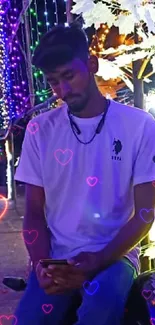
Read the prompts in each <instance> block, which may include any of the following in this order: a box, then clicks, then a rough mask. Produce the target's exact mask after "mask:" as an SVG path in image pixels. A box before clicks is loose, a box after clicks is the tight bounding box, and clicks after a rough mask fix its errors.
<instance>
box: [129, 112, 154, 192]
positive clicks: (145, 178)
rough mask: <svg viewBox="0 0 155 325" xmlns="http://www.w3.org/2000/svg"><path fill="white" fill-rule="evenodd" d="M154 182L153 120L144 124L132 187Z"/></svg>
mask: <svg viewBox="0 0 155 325" xmlns="http://www.w3.org/2000/svg"><path fill="white" fill-rule="evenodd" d="M154 180H155V119H154V118H153V117H152V116H151V115H150V116H148V120H147V122H146V123H145V127H144V132H143V136H142V140H141V144H140V147H139V150H138V154H137V158H136V161H135V164H134V169H133V185H134V186H135V185H137V184H141V183H147V182H152V181H154Z"/></svg>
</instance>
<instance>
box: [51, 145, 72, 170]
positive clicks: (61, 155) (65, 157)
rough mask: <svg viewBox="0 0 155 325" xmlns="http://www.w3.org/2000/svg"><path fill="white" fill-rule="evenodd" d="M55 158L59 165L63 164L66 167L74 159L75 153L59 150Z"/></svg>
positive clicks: (68, 150)
mask: <svg viewBox="0 0 155 325" xmlns="http://www.w3.org/2000/svg"><path fill="white" fill-rule="evenodd" d="M54 156H55V159H56V160H57V161H58V163H59V164H61V165H62V166H65V165H67V164H68V163H69V162H70V160H71V159H72V157H73V151H72V150H70V149H65V150H62V149H57V150H56V151H55V152H54ZM62 161H63V162H62Z"/></svg>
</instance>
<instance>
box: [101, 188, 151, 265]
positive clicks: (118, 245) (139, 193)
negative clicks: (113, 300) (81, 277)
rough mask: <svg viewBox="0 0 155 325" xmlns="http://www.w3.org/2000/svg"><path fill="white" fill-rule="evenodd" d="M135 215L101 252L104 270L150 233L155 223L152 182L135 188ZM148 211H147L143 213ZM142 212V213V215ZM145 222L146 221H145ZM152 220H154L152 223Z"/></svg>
mask: <svg viewBox="0 0 155 325" xmlns="http://www.w3.org/2000/svg"><path fill="white" fill-rule="evenodd" d="M134 200H135V215H134V217H133V218H132V219H131V220H130V221H129V222H128V223H127V224H126V225H125V226H124V227H123V228H122V229H121V230H120V232H119V233H118V234H117V236H116V237H115V238H114V239H113V240H112V241H111V242H110V243H109V244H108V245H107V246H106V247H105V248H104V249H103V250H102V251H101V252H100V253H101V260H103V269H106V268H107V267H108V266H110V265H111V264H113V263H114V262H115V261H117V260H118V259H120V258H121V257H123V256H124V255H125V254H126V253H127V252H129V251H130V250H131V249H132V248H133V247H134V246H136V245H137V244H138V243H139V242H140V241H141V240H142V239H143V238H144V237H145V236H146V235H147V234H148V232H149V230H150V229H151V226H152V224H153V221H154V213H155V210H154V209H155V188H154V187H153V185H152V182H151V183H150V182H149V183H145V184H139V185H136V186H135V187H134ZM142 209H146V210H148V212H147V211H141V210H142ZM140 211H141V212H142V213H141V214H140ZM144 220H145V221H144ZM150 220H152V221H151V222H150Z"/></svg>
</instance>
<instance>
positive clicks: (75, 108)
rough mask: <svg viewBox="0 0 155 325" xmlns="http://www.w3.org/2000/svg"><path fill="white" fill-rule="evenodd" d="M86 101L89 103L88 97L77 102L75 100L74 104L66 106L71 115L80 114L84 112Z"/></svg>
mask: <svg viewBox="0 0 155 325" xmlns="http://www.w3.org/2000/svg"><path fill="white" fill-rule="evenodd" d="M88 101H89V96H86V97H85V98H80V99H79V100H75V102H73V103H67V105H68V108H69V110H70V112H71V113H80V112H82V111H83V110H84V108H85V106H86V105H87V103H88Z"/></svg>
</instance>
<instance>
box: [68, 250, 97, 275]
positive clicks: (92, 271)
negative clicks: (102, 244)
mask: <svg viewBox="0 0 155 325" xmlns="http://www.w3.org/2000/svg"><path fill="white" fill-rule="evenodd" d="M68 263H69V264H72V265H76V267H77V268H78V269H79V270H81V271H83V272H84V273H85V275H86V277H87V279H91V278H93V277H94V276H95V275H96V274H97V273H99V272H100V271H102V270H103V266H102V265H103V257H102V251H98V252H93V253H92V252H81V253H80V254H78V255H77V256H75V257H73V258H72V259H71V260H68Z"/></svg>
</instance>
